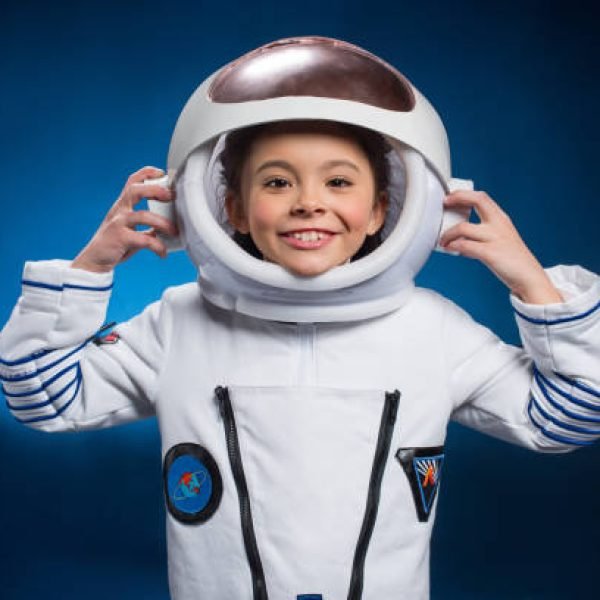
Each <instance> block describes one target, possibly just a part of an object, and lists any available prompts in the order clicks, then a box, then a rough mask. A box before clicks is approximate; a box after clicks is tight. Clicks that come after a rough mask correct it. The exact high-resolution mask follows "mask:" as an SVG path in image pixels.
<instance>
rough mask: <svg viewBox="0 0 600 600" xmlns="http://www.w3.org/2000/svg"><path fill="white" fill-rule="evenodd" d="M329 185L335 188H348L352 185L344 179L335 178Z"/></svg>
mask: <svg viewBox="0 0 600 600" xmlns="http://www.w3.org/2000/svg"><path fill="white" fill-rule="evenodd" d="M328 183H329V185H331V186H333V187H346V186H349V185H352V184H351V183H350V182H349V181H348V180H347V179H345V178H344V177H334V178H333V179H330V180H329V182H328Z"/></svg>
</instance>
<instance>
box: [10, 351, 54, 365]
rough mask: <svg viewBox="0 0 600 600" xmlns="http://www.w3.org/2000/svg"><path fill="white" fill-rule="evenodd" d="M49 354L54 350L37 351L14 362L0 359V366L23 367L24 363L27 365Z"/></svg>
mask: <svg viewBox="0 0 600 600" xmlns="http://www.w3.org/2000/svg"><path fill="white" fill-rule="evenodd" d="M51 352H55V350H54V349H46V350H39V351H38V352H34V353H33V354H30V355H28V356H24V357H23V358H17V359H16V360H4V359H3V358H0V365H4V366H5V367H16V366H18V365H23V364H25V363H28V362H30V361H32V360H36V359H38V358H42V356H46V355H47V354H50V353H51Z"/></svg>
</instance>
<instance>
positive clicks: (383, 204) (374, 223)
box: [367, 192, 389, 235]
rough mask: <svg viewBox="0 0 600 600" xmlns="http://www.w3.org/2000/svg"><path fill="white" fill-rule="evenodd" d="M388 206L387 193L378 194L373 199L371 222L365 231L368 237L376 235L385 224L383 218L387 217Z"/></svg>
mask: <svg viewBox="0 0 600 600" xmlns="http://www.w3.org/2000/svg"><path fill="white" fill-rule="evenodd" d="M388 205H389V197H388V193H387V192H379V193H378V194H377V197H376V198H375V203H374V204H373V210H372V211H371V221H370V223H369V227H368V230H367V234H368V235H373V234H374V233H377V232H378V231H379V230H380V229H381V228H382V227H383V224H384V223H385V217H386V215H387V210H388Z"/></svg>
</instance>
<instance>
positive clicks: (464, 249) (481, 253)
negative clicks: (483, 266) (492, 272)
mask: <svg viewBox="0 0 600 600" xmlns="http://www.w3.org/2000/svg"><path fill="white" fill-rule="evenodd" d="M445 248H446V249H447V250H448V251H450V252H456V253H457V254H460V255H461V256H466V257H467V258H475V259H478V260H480V261H482V262H484V263H485V262H486V261H487V260H488V249H487V245H486V244H484V243H481V242H478V241H474V240H468V239H465V238H459V239H456V240H452V241H451V242H449V243H448V244H447V245H446V246H445Z"/></svg>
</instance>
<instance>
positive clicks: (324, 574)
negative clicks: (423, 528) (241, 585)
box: [215, 387, 400, 600]
mask: <svg viewBox="0 0 600 600" xmlns="http://www.w3.org/2000/svg"><path fill="white" fill-rule="evenodd" d="M215 394H216V398H217V401H218V403H219V409H220V413H221V417H222V421H223V429H224V434H225V443H226V444H227V453H228V456H229V462H230V468H231V471H232V474H233V479H234V481H235V486H236V491H237V494H238V499H239V504H240V516H241V519H240V522H241V527H242V534H243V538H244V545H245V549H246V555H247V558H248V562H249V566H250V570H251V573H252V581H253V590H254V599H255V600H257V599H258V600H264V599H266V598H268V593H269V592H272V595H273V597H283V596H287V597H296V595H298V594H300V595H301V592H302V591H305V590H306V589H307V586H308V588H309V589H311V590H315V591H319V593H321V594H322V596H323V598H342V597H347V598H350V599H353V600H355V599H358V598H360V597H361V595H362V586H363V571H364V564H365V558H366V554H367V550H368V546H369V540H370V537H371V532H372V530H373V527H374V525H375V521H376V517H377V508H378V503H379V494H380V489H381V481H382V478H383V474H384V470H385V465H386V463H387V461H388V458H389V449H390V442H391V437H392V434H393V431H394V426H395V422H396V415H397V411H398V405H399V400H400V393H399V392H398V391H395V392H385V391H355V390H352V391H348V390H335V389H323V388H306V387H302V388H246V387H231V388H224V387H219V388H217V389H216V390H215Z"/></svg>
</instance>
